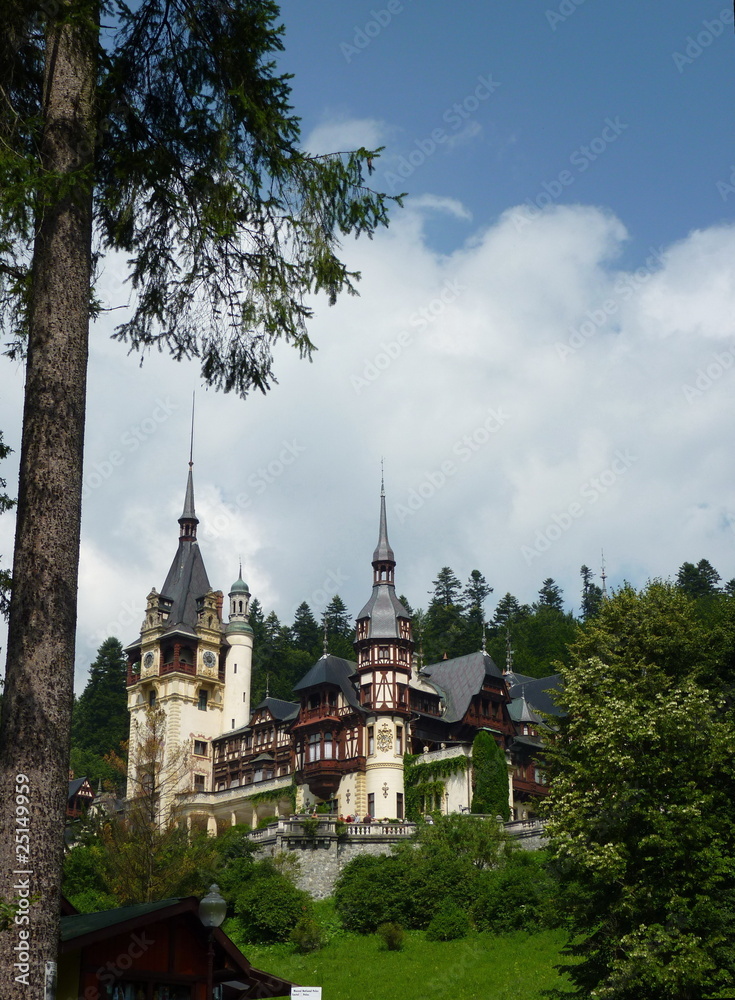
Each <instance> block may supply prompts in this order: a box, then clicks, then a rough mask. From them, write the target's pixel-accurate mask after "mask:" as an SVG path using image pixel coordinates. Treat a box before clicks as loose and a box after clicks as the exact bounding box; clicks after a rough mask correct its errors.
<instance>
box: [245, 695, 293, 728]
mask: <svg viewBox="0 0 735 1000" xmlns="http://www.w3.org/2000/svg"><path fill="white" fill-rule="evenodd" d="M261 708H266V709H268V711H269V712H270V714H271V715H272V716H273V718H274V719H277V720H278V722H285V721H286V720H287V719H295V718H296V716H297V715H298V714H299V705H298V702H294V701H281V699H280V698H264V699H263V700H262V701H261V702H260V704H259V705H256V706H255V708H254V709H253V710H252V712H251V715H254V714H255V713H256V712H257V711H259V710H260V709H261ZM248 728H249V727H248Z"/></svg>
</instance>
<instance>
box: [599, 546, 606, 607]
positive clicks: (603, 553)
mask: <svg viewBox="0 0 735 1000" xmlns="http://www.w3.org/2000/svg"><path fill="white" fill-rule="evenodd" d="M600 579H601V580H602V597H603V599H604V598H606V597H607V574H606V573H605V550H604V549H603V550H602V572H601V573H600Z"/></svg>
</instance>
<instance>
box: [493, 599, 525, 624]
mask: <svg viewBox="0 0 735 1000" xmlns="http://www.w3.org/2000/svg"><path fill="white" fill-rule="evenodd" d="M530 610H531V609H530V608H529V607H528V605H526V604H521V603H520V601H519V600H518V598H517V597H514V596H513V594H511V593H506V594H505V595H504V596H503V597H501V598H500V600H499V601H498V605H497V607H496V608H495V614H494V615H493V620H492V623H493V627H494V628H499V629H504V628H505V627H506V626H507V625H508V624H510V623H512V622H517V621H520V620H521V618H525V617H526V616H527V615H528V614H529V613H530Z"/></svg>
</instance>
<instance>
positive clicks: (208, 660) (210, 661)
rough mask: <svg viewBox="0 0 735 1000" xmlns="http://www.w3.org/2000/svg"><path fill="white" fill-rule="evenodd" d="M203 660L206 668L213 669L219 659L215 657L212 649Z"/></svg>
mask: <svg viewBox="0 0 735 1000" xmlns="http://www.w3.org/2000/svg"><path fill="white" fill-rule="evenodd" d="M202 660H203V661H204V666H205V667H213V666H214V665H215V663H216V662H217V657H216V656H215V655H214V653H213V652H212V650H211V649H208V650H207V652H206V653H205V654H204V656H203V657H202Z"/></svg>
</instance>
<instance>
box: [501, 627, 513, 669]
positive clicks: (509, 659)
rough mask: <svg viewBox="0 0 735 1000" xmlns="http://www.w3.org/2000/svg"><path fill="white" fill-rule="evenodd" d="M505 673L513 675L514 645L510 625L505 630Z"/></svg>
mask: <svg viewBox="0 0 735 1000" xmlns="http://www.w3.org/2000/svg"><path fill="white" fill-rule="evenodd" d="M503 673H506V674H512V673H513V644H512V642H511V639H510V625H508V627H507V628H506V630H505V670H504V671H503Z"/></svg>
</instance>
